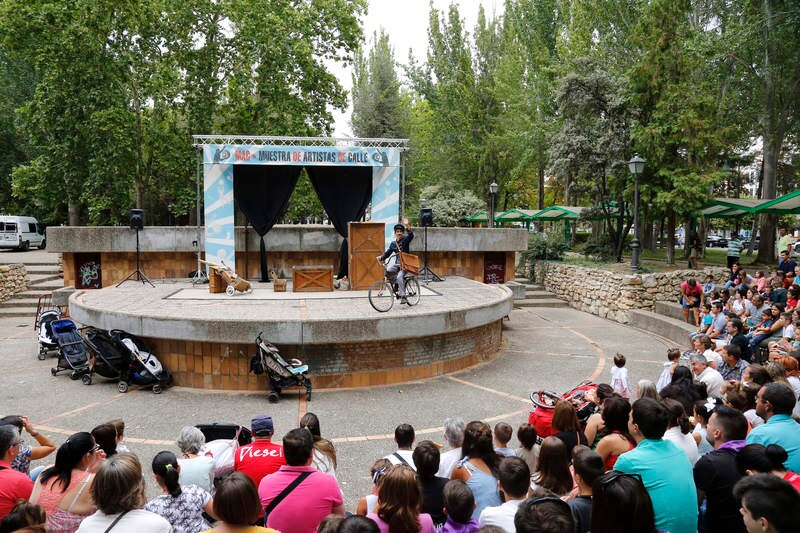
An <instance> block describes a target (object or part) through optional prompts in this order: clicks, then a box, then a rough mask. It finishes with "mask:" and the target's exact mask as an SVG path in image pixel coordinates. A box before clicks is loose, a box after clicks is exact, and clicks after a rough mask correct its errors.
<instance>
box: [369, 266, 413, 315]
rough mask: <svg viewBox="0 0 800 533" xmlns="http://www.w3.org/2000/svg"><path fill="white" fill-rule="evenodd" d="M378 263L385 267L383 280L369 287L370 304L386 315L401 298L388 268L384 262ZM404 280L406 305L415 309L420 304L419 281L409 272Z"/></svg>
mask: <svg viewBox="0 0 800 533" xmlns="http://www.w3.org/2000/svg"><path fill="white" fill-rule="evenodd" d="M392 255H397V254H392ZM390 257H391V256H390ZM378 263H380V264H381V266H382V267H383V279H382V280H379V281H376V282H374V283H373V284H372V285H370V286H369V303H370V305H371V306H372V307H373V309H375V310H376V311H378V312H379V313H385V312H387V311H389V309H391V308H392V306H393V305H394V302H395V300H399V299H400V298H401V296H400V294H399V293H398V287H397V282H396V281H392V280H391V279H390V277H389V273H388V272H387V271H386V266H385V265H384V264H383V262H382V261H378ZM398 274H399V272H398ZM404 279H405V280H406V303H408V305H409V306H411V307H413V306H415V305H417V304H418V303H419V296H420V288H419V281H417V276H416V275H415V274H411V273H409V272H405V274H404Z"/></svg>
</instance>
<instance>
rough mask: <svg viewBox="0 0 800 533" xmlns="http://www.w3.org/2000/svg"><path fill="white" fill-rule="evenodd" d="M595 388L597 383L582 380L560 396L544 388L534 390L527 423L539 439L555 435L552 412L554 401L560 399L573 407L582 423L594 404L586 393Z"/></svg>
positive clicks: (592, 409)
mask: <svg viewBox="0 0 800 533" xmlns="http://www.w3.org/2000/svg"><path fill="white" fill-rule="evenodd" d="M596 389H597V385H596V384H595V383H592V382H590V381H584V382H582V383H580V384H579V385H578V386H577V387H575V388H574V389H572V390H570V391H568V392H565V393H564V394H562V395H561V396H559V395H558V394H556V393H554V392H550V391H546V390H538V391H534V392H532V393H531V402H533V407H532V408H531V413H530V415H528V423H529V424H530V425H532V426H533V427H535V428H536V433H538V435H539V438H541V439H544V438H545V437H550V436H552V435H555V434H556V431H555V430H554V429H553V413H554V411H555V408H556V403H558V402H559V401H560V400H566V401H568V402H570V403H571V404H572V406H573V407H574V408H575V412H576V414H577V415H578V420H579V421H580V423H581V425H583V424H584V423H585V422H586V419H587V418H589V416H590V415H591V414H592V413H593V412H594V410H595V404H594V402H592V401H591V400H590V399H589V398H588V397H587V393H588V392H589V391H593V390H596Z"/></svg>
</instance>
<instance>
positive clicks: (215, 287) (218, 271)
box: [202, 261, 253, 296]
mask: <svg viewBox="0 0 800 533" xmlns="http://www.w3.org/2000/svg"><path fill="white" fill-rule="evenodd" d="M202 262H203V263H204V264H206V265H208V267H209V268H210V269H211V277H210V278H209V287H208V290H209V292H212V293H215V292H222V288H221V285H220V283H221V284H224V285H227V287H226V288H225V294H227V295H228V296H233V295H234V294H236V293H237V292H241V293H247V292H251V291H252V290H253V286H252V285H251V284H250V282H249V281H247V280H246V279H244V278H242V277H239V275H238V274H236V272H234V271H233V270H231V269H230V267H228V266H227V265H225V263H211V262H209V261H202Z"/></svg>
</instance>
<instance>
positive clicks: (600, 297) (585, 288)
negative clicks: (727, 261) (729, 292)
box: [534, 261, 728, 324]
mask: <svg viewBox="0 0 800 533" xmlns="http://www.w3.org/2000/svg"><path fill="white" fill-rule="evenodd" d="M534 271H535V277H536V282H537V283H540V284H542V285H544V287H545V288H546V289H547V290H548V291H550V292H552V293H553V294H555V295H556V296H558V297H559V298H561V299H563V300H566V301H567V302H568V303H569V304H570V305H571V306H572V307H574V308H576V309H578V310H580V311H586V312H587V313H592V314H593V315H597V316H601V317H603V318H608V319H610V320H615V321H617V322H622V323H623V324H627V323H628V322H630V317H629V315H628V311H629V310H631V309H642V310H646V311H652V310H653V306H654V303H655V302H657V301H663V302H677V301H678V297H679V296H680V284H681V283H682V282H683V281H685V280H687V279H689V278H695V279H696V280H697V281H698V283H701V284H702V283H704V282H705V277H706V276H707V275H708V274H711V275H712V276H714V280H715V281H716V282H717V284H718V285H719V284H720V282H722V283H724V282H725V281H726V280H727V278H728V274H727V269H725V268H723V267H706V268H704V269H702V270H673V271H671V272H656V273H650V274H623V273H620V272H612V271H609V270H602V269H599V268H589V267H582V266H576V265H570V264H565V263H559V262H549V261H539V262H537V263H536V266H535V269H534Z"/></svg>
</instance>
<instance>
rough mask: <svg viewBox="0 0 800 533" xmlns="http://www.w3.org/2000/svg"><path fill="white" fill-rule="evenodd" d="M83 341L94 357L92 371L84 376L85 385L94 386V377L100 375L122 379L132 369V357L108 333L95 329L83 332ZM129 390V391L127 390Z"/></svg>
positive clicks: (86, 329) (87, 329)
mask: <svg viewBox="0 0 800 533" xmlns="http://www.w3.org/2000/svg"><path fill="white" fill-rule="evenodd" d="M82 333H83V341H84V343H85V344H86V347H87V348H88V349H89V353H90V355H91V356H92V359H93V360H92V365H91V371H90V373H89V374H88V375H87V376H84V378H83V383H84V385H91V384H92V375H94V374H98V375H100V376H101V377H104V378H106V379H122V376H123V375H127V372H128V369H129V368H130V364H131V362H130V355H129V354H128V352H127V350H125V351H123V350H121V349H120V347H119V346H118V344H117V343H116V342H115V341H114V339H113V338H111V335H109V334H108V332H107V331H103V330H102V329H95V328H84V329H83V330H82ZM126 390H127V389H126Z"/></svg>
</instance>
